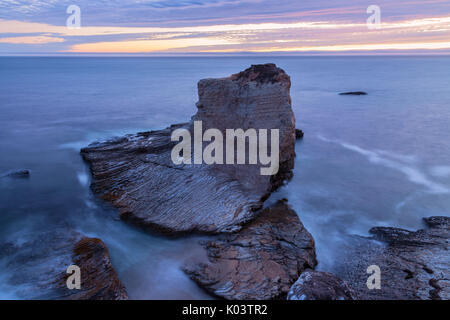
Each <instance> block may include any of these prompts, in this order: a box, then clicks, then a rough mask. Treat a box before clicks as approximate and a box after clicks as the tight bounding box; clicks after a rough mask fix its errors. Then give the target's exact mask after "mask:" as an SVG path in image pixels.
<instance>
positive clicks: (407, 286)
mask: <svg viewBox="0 0 450 320" xmlns="http://www.w3.org/2000/svg"><path fill="white" fill-rule="evenodd" d="M424 221H425V223H426V225H427V228H425V229H423V230H418V231H408V230H404V229H399V228H391V227H375V228H372V229H371V230H370V233H371V234H372V235H373V238H372V239H367V238H361V237H354V238H353V239H352V240H351V241H350V242H349V243H348V249H347V250H348V255H347V256H346V257H343V259H342V261H344V263H342V265H341V266H340V267H338V268H337V270H336V272H335V273H336V275H338V276H339V277H341V278H342V279H344V280H346V281H347V283H350V284H351V286H352V288H353V289H354V290H355V291H356V293H357V295H358V298H359V299H400V300H418V299H420V300H422V299H423V300H428V299H433V300H440V299H446V300H447V299H450V252H449V237H450V218H449V217H430V218H425V219H424ZM370 265H377V266H379V267H380V270H381V289H373V290H369V289H368V288H367V285H366V282H367V279H368V277H369V276H370V274H367V273H366V269H367V267H369V266H370Z"/></svg>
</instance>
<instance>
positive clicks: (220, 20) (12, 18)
mask: <svg viewBox="0 0 450 320" xmlns="http://www.w3.org/2000/svg"><path fill="white" fill-rule="evenodd" d="M73 5H75V6H77V7H78V8H79V9H80V11H79V12H80V14H79V15H78V16H77V17H79V19H78V18H75V19H74V16H73V14H74V13H76V11H70V12H69V13H68V12H67V9H68V7H69V6H73ZM368 9H369V12H368ZM378 12H379V15H377V13H378ZM378 17H379V19H378ZM368 19H369V23H368ZM68 20H69V26H68V23H67V22H68ZM77 21H79V22H80V27H79V28H73V27H74V24H73V23H74V22H77ZM377 22H379V23H377ZM75 26H76V25H75ZM244 53H245V54H248V53H254V54H256V53H258V54H266V53H280V54H450V0H424V1H416V0H369V1H368V0H135V1H132V0H97V1H96V0H78V1H76V0H42V1H39V0H0V55H15V54H20V55H36V54H52V55H67V54H70V55H73V54H169V55H170V54H244Z"/></svg>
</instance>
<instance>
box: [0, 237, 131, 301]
mask: <svg viewBox="0 0 450 320" xmlns="http://www.w3.org/2000/svg"><path fill="white" fill-rule="evenodd" d="M0 257H1V258H2V261H5V265H4V266H2V272H3V273H2V275H3V276H4V277H5V279H7V280H6V283H7V285H10V286H11V289H10V290H8V291H10V292H11V294H12V293H13V292H14V294H12V295H13V298H17V299H64V300H66V299H81V300H104V299H127V293H126V290H125V287H124V286H123V285H122V283H121V282H120V280H119V279H118V277H117V274H116V272H115V271H114V269H113V267H112V265H111V262H110V258H109V254H108V250H107V248H106V246H105V244H104V243H103V242H102V241H101V240H100V239H92V238H84V237H83V236H82V235H81V234H80V233H78V232H75V231H71V230H64V231H63V230H60V231H54V232H51V233H50V232H49V233H45V234H40V235H38V236H37V238H36V239H35V240H30V241H28V242H26V243H24V244H22V245H20V246H18V245H14V244H11V243H3V244H0ZM71 265H77V266H79V267H80V269H81V290H77V289H73V290H69V289H68V288H67V284H66V280H67V277H68V276H69V275H68V274H67V273H66V270H67V268H68V267H69V266H71Z"/></svg>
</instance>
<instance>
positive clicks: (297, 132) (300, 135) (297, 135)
mask: <svg viewBox="0 0 450 320" xmlns="http://www.w3.org/2000/svg"><path fill="white" fill-rule="evenodd" d="M304 135H305V134H304V132H303V131H302V130H300V129H295V138H296V139H297V140H298V139H302V138H303V136H304Z"/></svg>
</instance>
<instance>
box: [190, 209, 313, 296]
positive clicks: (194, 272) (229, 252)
mask: <svg viewBox="0 0 450 320" xmlns="http://www.w3.org/2000/svg"><path fill="white" fill-rule="evenodd" d="M204 245H205V248H206V250H207V253H208V259H209V262H208V263H198V264H195V263H193V264H191V265H188V266H186V267H185V272H186V273H187V274H188V275H189V276H190V277H191V279H193V280H194V281H195V282H196V283H197V284H199V285H200V286H201V287H203V288H204V289H206V290H207V291H208V292H210V293H212V294H213V295H215V296H218V297H222V298H225V299H252V300H253V299H257V300H263V299H277V298H285V296H286V294H287V293H288V291H289V288H290V287H291V285H292V284H293V283H294V282H295V281H296V280H297V279H298V277H299V275H300V274H301V273H302V272H303V271H304V270H305V269H308V268H314V267H315V265H316V264H317V262H316V258H315V248H314V240H313V238H312V236H311V234H310V233H309V232H308V231H307V230H306V229H305V228H304V226H303V225H302V223H301V222H300V219H299V218H298V216H297V214H296V213H295V211H294V210H292V209H291V208H290V207H289V205H288V204H287V203H285V202H283V201H280V202H278V203H277V204H275V205H273V206H271V207H269V208H266V209H264V210H262V211H261V213H260V214H259V215H258V217H257V218H256V219H255V220H253V221H252V222H250V223H248V224H247V225H245V226H244V228H243V229H242V230H241V231H240V232H238V233H233V234H222V235H220V236H219V237H218V238H217V239H216V240H214V241H208V242H206V243H204Z"/></svg>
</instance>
